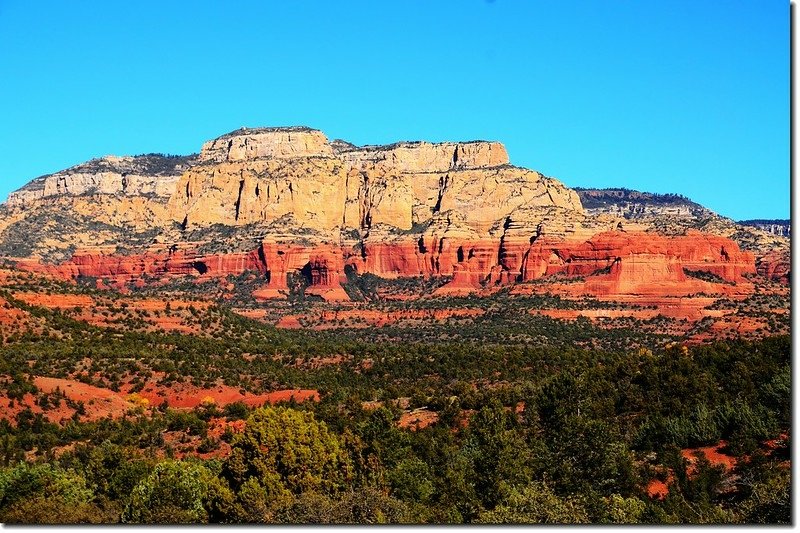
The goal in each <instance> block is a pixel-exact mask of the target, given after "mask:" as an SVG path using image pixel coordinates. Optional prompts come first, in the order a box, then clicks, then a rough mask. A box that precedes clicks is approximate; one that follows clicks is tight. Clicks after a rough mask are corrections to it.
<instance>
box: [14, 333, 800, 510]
mask: <svg viewBox="0 0 800 533" xmlns="http://www.w3.org/2000/svg"><path fill="white" fill-rule="evenodd" d="M790 348H791V347H790V340H789V338H788V337H775V338H768V339H764V340H763V341H759V342H744V341H730V342H724V343H723V342H720V343H715V344H710V345H705V346H698V347H694V348H689V349H686V348H682V347H680V346H677V347H674V348H669V349H664V350H658V351H655V352H650V351H648V350H646V349H635V350H630V351H627V352H620V353H608V352H603V353H599V352H598V353H593V352H589V351H587V352H584V354H583V358H582V359H579V358H577V357H575V358H573V356H572V355H570V356H569V357H565V356H559V354H558V353H556V351H553V353H552V354H549V356H548V354H547V353H538V355H537V358H538V359H537V361H539V364H536V365H532V364H531V363H532V361H527V360H525V359H524V358H523V359H522V360H519V361H517V360H516V359H514V360H512V362H511V363H509V362H508V361H506V366H513V367H514V368H515V369H516V370H515V371H514V372H513V374H511V375H509V380H507V381H503V382H499V381H498V382H492V383H485V382H484V383H478V382H470V381H469V380H467V379H466V376H465V375H462V374H461V373H455V374H454V375H453V376H450V377H448V378H447V379H442V374H445V375H446V374H448V372H449V369H450V368H451V365H454V366H455V365H456V363H454V362H451V361H448V363H447V364H446V365H443V364H442V363H441V362H437V361H433V358H432V357H431V361H429V365H428V367H427V370H428V371H427V372H423V371H422V370H419V371H418V372H416V373H415V372H413V371H412V370H413V369H414V368H417V367H416V362H415V360H414V359H413V358H412V359H411V361H410V362H411V364H412V366H411V368H410V369H406V371H405V372H402V371H401V369H400V368H398V369H397V374H396V375H395V377H394V379H395V380H396V381H397V382H398V383H399V384H398V385H396V386H397V387H399V388H398V390H396V391H394V392H395V397H396V395H397V394H399V393H401V392H402V393H407V392H409V391H411V392H413V396H412V398H411V400H410V401H411V404H412V406H427V407H428V408H429V409H430V410H435V411H436V413H437V415H438V421H437V422H436V423H434V424H432V425H430V426H428V427H425V428H421V429H418V430H411V429H407V428H401V427H399V426H398V419H399V416H400V408H399V407H398V406H397V404H396V403H395V402H393V401H391V397H392V394H391V392H392V391H391V390H389V391H386V390H384V393H383V396H382V398H383V399H384V401H383V402H382V405H381V406H379V407H375V406H374V405H371V406H370V408H369V409H366V408H365V406H364V404H363V403H362V402H363V401H364V400H368V399H373V397H374V395H375V394H376V391H375V389H374V387H375V386H376V385H375V383H372V384H371V385H367V383H366V382H365V381H363V380H362V378H363V375H362V373H358V372H357V373H355V374H354V376H353V377H350V378H344V377H341V376H337V377H335V378H334V377H332V375H331V373H342V374H348V372H349V371H348V370H347V368H346V367H345V368H344V369H342V368H339V369H338V370H330V369H328V370H326V371H325V372H324V373H322V374H320V375H318V376H317V377H316V378H315V377H314V375H315V374H313V373H309V374H308V375H306V376H305V379H308V380H311V381H312V382H313V381H314V380H315V379H319V380H321V383H320V384H323V385H325V386H327V387H328V392H327V393H326V394H324V396H323V399H322V401H321V402H319V403H304V404H301V405H289V406H279V407H266V408H260V409H256V410H252V409H248V408H246V407H245V406H243V405H241V404H234V405H229V406H227V407H225V408H224V409H219V408H217V407H215V406H205V407H202V408H198V409H196V410H194V411H176V410H172V409H161V410H157V411H155V412H154V413H152V414H151V415H145V414H144V413H140V414H138V415H132V416H129V417H126V418H124V419H118V420H110V419H104V420H100V421H95V422H86V421H81V420H80V417H76V419H74V420H72V421H70V422H68V423H66V424H63V425H56V424H51V423H48V422H47V421H46V420H45V419H44V418H43V417H42V416H41V415H33V414H32V413H30V412H25V411H23V412H22V413H20V415H19V416H17V419H16V421H15V422H16V423H15V424H9V423H3V424H0V459H2V461H3V468H2V469H0V520H2V521H4V522H24V523H31V522H33V523H65V522H69V523H77V522H93V523H97V522H107V523H117V522H123V523H166V522H177V523H194V522H201V523H204V522H223V523H242V522H258V523H261V522H267V523H397V522H400V523H462V522H468V523H520V522H521V523H788V522H789V521H790V496H789V495H790V471H789V468H788V464H787V463H788V457H789V452H788V438H783V439H779V440H778V441H775V440H774V439H775V438H776V437H777V436H778V435H781V434H788V429H789V427H790V391H791V372H790V351H791V349H790ZM464 351H468V347H465V348H464ZM478 351H480V350H478ZM173 354H174V349H173ZM42 355H44V354H42ZM372 355H373V357H375V366H378V365H379V364H381V360H380V359H379V358H378V357H377V356H375V354H372ZM389 355H391V354H389ZM389 355H387V359H391V357H389ZM519 357H522V355H520V356H519ZM474 363H475V362H474V361H473V360H472V359H471V358H470V357H469V356H467V355H465V358H464V367H463V368H467V369H469V367H470V366H471V364H474ZM383 364H385V365H388V366H386V367H384V370H388V369H389V368H393V367H392V366H391V364H390V363H386V362H384V363H383ZM436 371H438V372H439V373H438V374H436V376H435V377H434V375H433V374H434V372H436ZM468 373H470V374H471V372H468ZM487 375H488V373H487ZM526 376H527V378H526ZM372 377H374V378H375V381H376V382H377V383H378V384H379V385H385V386H386V387H388V386H389V385H388V384H389V383H390V380H389V377H386V375H385V374H383V373H376V374H374V375H373V376H372ZM511 378H513V379H511ZM384 380H385V381H384ZM25 383H27V382H26V381H25V379H24V377H21V378H19V379H17V380H15V381H12V382H10V384H9V385H8V386H9V387H11V386H15V387H18V388H19V387H22V388H24V386H25ZM336 386H338V387H339V388H338V389H336V388H335V387H336ZM523 407H524V408H523ZM221 418H222V419H225V420H227V421H229V422H233V421H235V420H245V423H244V429H243V430H241V431H239V430H238V429H237V430H235V431H234V430H233V429H229V430H226V432H225V433H224V434H223V435H222V436H221V437H220V438H219V439H217V438H215V437H214V436H212V435H211V434H210V432H209V426H210V421H211V420H212V419H214V420H219V419H221ZM234 425H235V424H232V425H231V427H233V426H234ZM237 427H241V424H239V426H237ZM169 432H172V433H175V432H184V433H185V434H186V435H187V436H192V437H198V438H200V439H202V440H201V443H202V444H201V445H200V446H199V447H198V450H197V452H198V454H200V453H205V452H210V453H211V454H212V455H213V452H214V451H215V450H216V451H220V450H223V449H224V450H225V453H219V454H218V455H219V457H217V458H212V459H199V458H193V457H182V458H180V459H178V458H176V457H175V456H174V455H173V453H172V451H171V449H170V447H169V445H168V444H166V443H165V441H164V435H165V434H167V433H169ZM187 438H188V437H187ZM721 440H725V441H726V442H727V447H726V448H725V449H724V451H725V452H726V453H727V454H729V455H732V456H734V457H735V458H736V459H737V464H736V466H735V468H734V469H733V470H727V471H726V470H725V469H724V468H723V467H721V466H714V465H712V464H710V463H709V462H708V461H706V460H703V459H698V460H696V461H695V462H694V463H693V464H692V465H691V466H690V465H689V464H688V463H687V460H686V458H685V457H684V455H683V454H682V453H681V450H682V449H686V448H691V447H698V446H708V445H716V444H718V443H719V442H720V441H721ZM768 442H769V445H767V443H768ZM26 457H27V460H26ZM654 479H656V480H662V481H664V482H666V483H667V484H668V485H669V488H670V490H669V493H668V494H667V495H666V497H665V498H663V499H656V498H652V497H650V495H648V487H649V485H650V483H651V482H652V481H653V480H654Z"/></svg>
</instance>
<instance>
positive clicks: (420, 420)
mask: <svg viewBox="0 0 800 533" xmlns="http://www.w3.org/2000/svg"><path fill="white" fill-rule="evenodd" d="M437 420H439V415H438V414H436V413H435V412H434V411H429V410H428V409H415V410H413V411H411V412H406V413H403V414H402V415H401V416H400V420H399V421H398V422H397V425H398V426H400V427H401V428H409V429H411V430H412V431H415V430H417V429H423V428H426V427H428V426H430V425H431V424H433V423H435V422H436V421H437Z"/></svg>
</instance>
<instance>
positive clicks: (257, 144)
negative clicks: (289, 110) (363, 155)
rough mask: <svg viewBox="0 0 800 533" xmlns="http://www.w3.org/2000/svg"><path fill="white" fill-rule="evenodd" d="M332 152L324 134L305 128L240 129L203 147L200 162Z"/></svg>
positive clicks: (311, 155)
mask: <svg viewBox="0 0 800 533" xmlns="http://www.w3.org/2000/svg"><path fill="white" fill-rule="evenodd" d="M332 156H333V149H332V148H331V146H330V144H328V139H327V137H325V134H323V133H322V132H321V131H317V130H312V129H311V128H306V127H302V126H300V127H288V128H241V129H239V130H236V131H232V132H231V133H228V134H226V135H222V136H221V137H218V138H216V139H214V140H211V141H208V142H207V143H205V144H203V149H202V150H201V151H200V162H201V163H207V162H214V163H224V162H235V161H253V160H255V159H263V158H275V159H291V158H297V157H332Z"/></svg>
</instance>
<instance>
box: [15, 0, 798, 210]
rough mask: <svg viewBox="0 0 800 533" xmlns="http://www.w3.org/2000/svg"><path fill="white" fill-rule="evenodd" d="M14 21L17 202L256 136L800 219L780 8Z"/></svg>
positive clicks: (69, 9)
mask: <svg viewBox="0 0 800 533" xmlns="http://www.w3.org/2000/svg"><path fill="white" fill-rule="evenodd" d="M91 4H93V5H90V2H46V1H45V2H32V1H22V0H0V117H2V119H0V198H5V196H6V195H7V194H8V192H10V191H12V190H14V189H16V188H18V187H20V186H22V185H23V184H25V183H26V182H27V181H29V180H30V179H31V178H33V177H35V176H38V175H41V174H45V173H49V172H54V171H57V170H60V169H62V168H66V167H68V166H70V165H73V164H77V163H79V162H82V161H84V160H87V159H90V158H92V157H97V156H101V155H104V154H116V155H124V154H139V153H147V152H167V153H191V152H196V151H198V150H199V148H200V145H201V144H202V142H203V141H204V140H207V139H210V138H213V137H216V136H218V135H221V134H222V133H225V132H227V131H230V130H233V129H235V128H238V127H241V126H245V125H246V126H268V125H296V124H303V125H308V126H312V127H315V128H319V129H321V130H323V131H325V132H326V133H327V134H328V136H329V137H330V138H337V137H338V138H344V139H346V140H349V141H351V142H354V143H357V144H375V143H388V142H393V141H397V140H401V139H425V140H432V141H442V140H469V139H492V140H500V141H502V142H504V143H505V144H506V147H507V148H508V151H509V154H510V156H511V161H512V163H514V164H516V165H520V166H525V167H529V168H533V169H536V170H539V171H540V172H543V173H545V174H547V175H550V176H554V177H556V178H558V179H560V180H562V181H563V182H564V183H566V184H567V185H569V186H584V187H612V186H613V187H628V188H633V189H640V190H648V191H655V192H676V193H681V194H684V195H687V196H689V197H691V198H692V199H694V200H696V201H699V202H701V203H702V204H704V205H706V206H708V207H710V208H712V209H714V210H716V211H718V212H720V213H722V214H724V215H727V216H730V217H733V218H736V219H744V218H788V216H789V5H788V2H784V1H774V0H730V1H727V0H718V1H713V2H712V1H700V0H670V1H668V2H655V1H645V0H637V1H623V0H593V1H581V0H571V1H568V2H567V1H564V0H553V1H549V0H540V1H534V0H525V1H523V0H519V1H513V0H494V1H486V0H457V1H455V0H453V1H444V0H438V1H435V2H433V1H428V0H404V1H396V2H388V1H387V2H382V1H381V2H379V1H375V0H369V1H347V2H334V1H330V0H325V1H310V0H306V1H304V0H297V1H291V2H270V1H264V0H261V1H252V2H247V1H230V2H203V1H196V2H169V1H167V2H164V1H160V2H149V1H145V0H138V1H137V2H130V1H125V2H121V1H114V0H104V1H102V2H99V1H98V2H92V3H91Z"/></svg>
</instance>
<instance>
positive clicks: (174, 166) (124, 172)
mask: <svg viewBox="0 0 800 533" xmlns="http://www.w3.org/2000/svg"><path fill="white" fill-rule="evenodd" d="M193 159H194V158H193V157H192V156H189V157H182V156H160V155H148V156H137V157H116V156H106V157H103V158H100V159H93V160H92V161H89V162H87V163H83V164H81V165H77V166H75V167H72V168H69V169H67V170H62V171H61V172H56V173H55V174H50V175H47V176H42V177H40V178H36V179H35V180H33V181H31V182H30V183H29V184H28V185H26V186H25V187H23V188H22V189H20V190H18V191H15V192H12V193H11V194H10V195H9V196H8V202H7V203H8V205H10V206H26V205H30V204H32V203H35V202H36V201H37V200H42V199H44V198H50V197H54V196H80V195H89V194H113V195H124V196H156V197H161V198H168V197H169V196H170V195H171V194H172V192H173V190H174V188H175V183H176V182H177V181H178V178H179V177H180V175H181V173H182V172H183V171H184V170H186V169H187V168H188V167H189V166H190V165H191V163H192V161H193Z"/></svg>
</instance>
